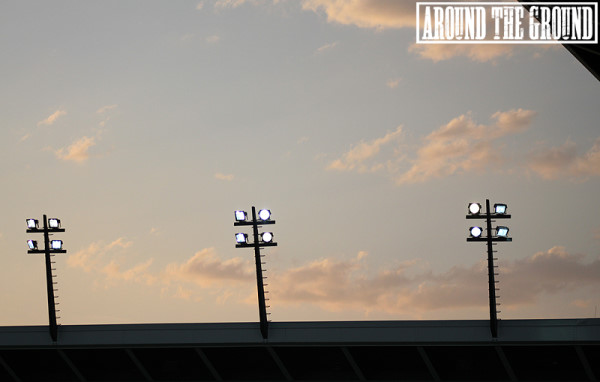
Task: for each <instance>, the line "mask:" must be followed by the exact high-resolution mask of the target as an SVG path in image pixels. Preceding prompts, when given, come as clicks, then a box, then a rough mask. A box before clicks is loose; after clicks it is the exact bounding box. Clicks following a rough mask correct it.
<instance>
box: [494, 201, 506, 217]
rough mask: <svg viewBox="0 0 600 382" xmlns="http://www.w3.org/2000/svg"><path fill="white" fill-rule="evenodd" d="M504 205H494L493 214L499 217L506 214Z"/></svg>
mask: <svg viewBox="0 0 600 382" xmlns="http://www.w3.org/2000/svg"><path fill="white" fill-rule="evenodd" d="M506 208H507V206H506V204H504V203H496V204H494V212H495V213H497V214H499V215H504V214H505V213H506Z"/></svg>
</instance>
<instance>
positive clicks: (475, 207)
mask: <svg viewBox="0 0 600 382" xmlns="http://www.w3.org/2000/svg"><path fill="white" fill-rule="evenodd" d="M480 212H481V204H479V203H469V213H470V214H471V215H479V213H480Z"/></svg>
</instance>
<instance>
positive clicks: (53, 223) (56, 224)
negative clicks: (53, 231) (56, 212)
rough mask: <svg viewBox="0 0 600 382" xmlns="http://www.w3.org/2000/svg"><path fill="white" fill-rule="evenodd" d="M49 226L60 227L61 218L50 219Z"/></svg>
mask: <svg viewBox="0 0 600 382" xmlns="http://www.w3.org/2000/svg"><path fill="white" fill-rule="evenodd" d="M48 226H49V227H50V228H60V219H56V218H51V219H48Z"/></svg>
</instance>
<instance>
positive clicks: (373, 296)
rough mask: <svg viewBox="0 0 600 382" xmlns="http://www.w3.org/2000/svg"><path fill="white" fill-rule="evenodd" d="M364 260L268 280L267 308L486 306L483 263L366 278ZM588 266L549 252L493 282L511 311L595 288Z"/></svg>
mask: <svg viewBox="0 0 600 382" xmlns="http://www.w3.org/2000/svg"><path fill="white" fill-rule="evenodd" d="M364 258H365V255H364V252H363V253H362V256H361V254H359V255H358V256H357V257H356V258H353V259H350V260H335V259H322V260H317V261H313V262H311V263H309V264H307V265H302V266H299V267H297V268H293V269H289V270H286V271H284V272H283V273H281V274H278V275H275V276H272V277H271V278H272V281H271V282H272V285H273V288H272V293H273V299H272V301H271V302H272V303H273V304H282V305H289V304H295V305H297V304H315V305H318V306H320V307H321V308H323V309H325V310H329V311H340V310H347V309H348V310H358V311H364V312H365V313H368V312H371V311H381V312H388V313H394V314H398V313H403V314H408V315H413V316H419V315H420V314H422V313H423V312H427V311H435V310H440V309H451V310H460V309H469V308H486V306H487V305H486V304H487V299H486V297H487V285H486V282H485V277H484V276H485V275H486V274H487V265H486V264H485V263H484V262H481V263H478V264H474V265H471V266H455V267H452V268H451V269H449V270H447V271H445V272H441V273H434V272H432V271H430V270H427V269H425V270H416V272H415V268H421V264H419V262H418V261H414V262H406V263H403V264H400V265H398V266H396V267H392V268H390V269H387V270H382V271H379V272H377V273H375V274H372V275H369V273H368V266H367V264H366V262H365V261H364V260H363V259H364ZM588 260H589V259H588V258H587V257H586V256H583V255H576V254H570V253H568V252H567V251H566V250H565V248H564V247H553V248H551V249H549V250H548V251H546V252H538V253H536V254H534V255H533V256H530V257H528V258H525V259H521V260H515V261H512V262H511V261H506V262H505V261H502V262H501V264H502V265H501V267H500V268H499V269H500V270H499V273H500V274H499V276H497V277H498V280H499V281H500V284H499V285H500V288H501V292H502V293H501V295H502V304H503V306H504V307H506V308H509V309H512V308H516V307H519V306H522V305H532V304H535V303H536V302H537V301H538V300H539V299H540V298H541V297H542V296H543V295H554V294H559V293H562V292H572V291H580V290H585V289H586V288H595V289H598V288H600V259H598V258H596V259H594V260H592V261H588ZM410 274H413V275H412V276H411V275H410ZM482 276H483V277H482Z"/></svg>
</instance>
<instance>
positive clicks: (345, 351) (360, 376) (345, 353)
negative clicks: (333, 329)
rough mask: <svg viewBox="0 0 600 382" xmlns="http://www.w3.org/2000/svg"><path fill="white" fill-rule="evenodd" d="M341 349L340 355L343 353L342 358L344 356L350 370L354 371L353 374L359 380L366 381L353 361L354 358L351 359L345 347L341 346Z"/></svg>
mask: <svg viewBox="0 0 600 382" xmlns="http://www.w3.org/2000/svg"><path fill="white" fill-rule="evenodd" d="M341 349H342V353H344V356H346V360H347V361H348V363H349V364H350V366H352V370H354V374H356V376H357V377H358V379H359V380H361V381H366V380H367V379H366V378H365V376H364V375H363V373H362V371H361V370H360V368H359V367H358V365H357V364H356V362H355V361H354V357H352V354H350V352H349V351H348V348H347V347H345V346H342V347H341Z"/></svg>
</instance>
